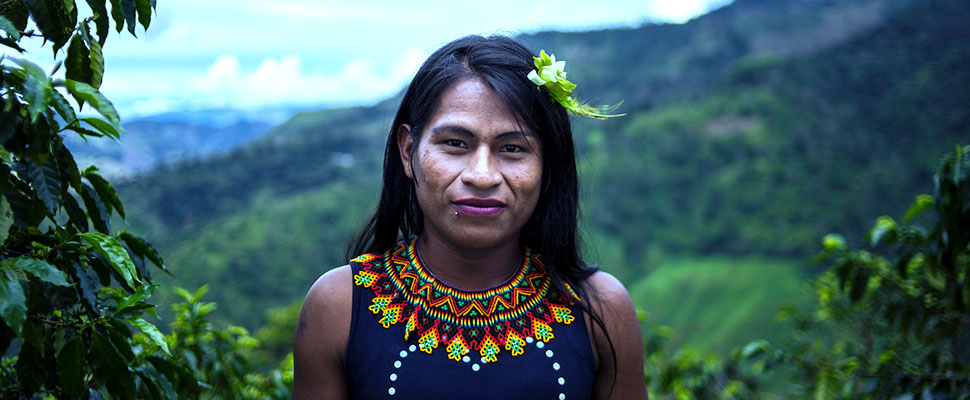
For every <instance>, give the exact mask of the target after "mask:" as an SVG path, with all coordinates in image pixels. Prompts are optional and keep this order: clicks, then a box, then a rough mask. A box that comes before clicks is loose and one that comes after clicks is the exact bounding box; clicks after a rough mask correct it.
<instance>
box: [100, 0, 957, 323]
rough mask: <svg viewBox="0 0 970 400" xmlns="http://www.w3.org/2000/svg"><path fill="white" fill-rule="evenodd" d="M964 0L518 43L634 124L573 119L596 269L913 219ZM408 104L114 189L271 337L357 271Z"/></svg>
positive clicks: (813, 9) (939, 123)
mask: <svg viewBox="0 0 970 400" xmlns="http://www.w3.org/2000/svg"><path fill="white" fill-rule="evenodd" d="M968 20H970V4H967V2H965V1H960V0H939V1H932V2H930V1H921V2H914V1H903V0H900V1H888V0H855V1H840V2H830V1H764V0H757V1H756V0H747V1H745V0H738V1H736V2H735V3H734V4H732V5H730V6H728V7H725V8H723V9H721V10H718V11H715V12H713V13H711V14H709V15H706V16H703V17H701V18H698V19H696V20H693V21H691V22H689V23H686V24H683V25H646V26H644V27H641V28H637V29H617V30H606V31H597V32H583V33H555V32H544V33H538V34H534V35H528V36H524V37H523V38H522V40H523V41H525V42H526V43H529V44H531V45H532V47H534V48H535V49H536V50H538V49H540V48H544V49H546V50H547V51H550V52H554V53H555V54H556V55H557V57H558V58H560V59H565V60H568V64H567V65H568V71H569V73H570V78H571V79H574V80H575V81H576V82H577V83H579V85H580V86H579V89H578V91H579V94H580V96H582V97H584V98H590V99H591V100H593V101H594V102H596V101H598V100H599V99H606V100H607V101H609V100H612V99H625V100H626V102H625V103H624V105H623V108H622V109H621V111H623V112H626V113H627V114H628V116H627V117H625V118H620V119H612V120H609V121H579V120H577V121H575V122H576V125H575V128H576V134H577V142H578V146H579V153H578V154H579V157H580V162H581V167H582V178H581V179H582V190H583V196H584V198H583V205H584V209H583V213H582V215H583V227H584V229H585V232H586V237H587V239H588V242H589V243H590V252H589V254H590V257H589V258H590V261H593V262H598V263H600V264H602V265H603V266H604V268H606V269H607V270H609V271H611V272H614V273H616V274H617V275H619V276H620V277H621V278H623V279H624V280H625V281H626V282H627V283H628V284H629V285H633V283H634V281H635V280H636V279H638V278H640V277H642V276H644V274H646V273H647V272H649V271H650V270H651V269H652V268H655V267H656V262H657V259H658V257H659V256H657V255H658V254H659V255H663V254H669V253H677V254H711V253H718V254H742V253H743V254H762V255H772V256H776V257H777V256H783V257H790V256H796V257H799V258H800V259H803V260H804V259H807V257H806V256H807V255H809V254H811V253H813V252H815V251H816V250H817V243H818V238H819V237H821V236H822V235H823V234H825V233H828V232H829V231H831V230H834V229H836V228H838V230H839V231H841V232H843V233H845V234H846V236H847V237H850V238H858V237H862V232H863V231H864V229H865V228H867V227H868V224H869V222H870V221H872V220H873V219H874V218H875V217H876V216H878V215H880V214H884V213H894V214H896V213H899V211H900V210H902V209H903V207H904V206H905V205H906V204H908V203H909V202H911V200H912V198H913V196H914V195H915V194H916V193H921V192H925V191H928V190H929V188H928V187H926V186H925V185H926V182H928V179H927V177H928V176H930V174H931V172H932V171H933V168H934V166H935V159H936V157H938V156H939V155H940V154H943V153H944V152H945V151H946V150H949V149H952V148H953V146H954V145H956V144H957V141H958V139H963V140H965V139H966V137H967V133H966V129H964V128H963V127H965V126H970V111H968V109H967V107H966V105H967V104H970V99H968V97H967V96H968V94H967V92H966V90H962V89H960V88H966V87H970V72H968V69H967V65H970V25H968V24H966V21H968ZM395 105H396V102H395V101H394V99H390V100H387V101H385V102H383V103H381V104H378V105H376V106H374V107H357V108H347V109H338V110H324V111H319V112H307V113H302V114H298V115H296V116H295V117H294V118H292V119H291V120H289V121H288V122H286V123H284V124H282V125H280V126H278V127H276V128H274V130H273V131H272V132H270V133H269V134H267V136H266V137H265V138H263V139H261V140H258V141H256V142H254V143H253V144H250V145H246V146H244V147H241V148H239V149H237V150H235V151H233V152H231V153H227V154H223V155H219V156H216V157H213V158H208V159H203V160H193V161H190V162H186V163H182V164H179V165H177V166H173V167H168V168H164V169H159V170H155V171H152V172H150V173H147V174H145V175H142V176H141V177H139V179H137V180H134V181H131V182H128V183H126V184H123V185H120V187H119V191H120V193H121V196H122V198H123V199H124V200H125V203H126V208H127V209H129V210H130V211H129V212H128V214H129V223H130V225H131V226H132V229H133V230H136V231H138V232H142V233H144V234H145V236H146V237H147V238H148V239H149V240H150V241H152V242H153V243H155V244H156V246H157V247H158V248H159V250H160V251H161V252H162V253H163V254H165V255H166V263H167V264H168V265H169V267H170V268H171V269H172V270H173V271H174V272H175V273H176V275H177V276H178V280H179V284H180V285H182V286H186V287H190V288H192V287H195V286H199V285H201V284H203V283H212V284H213V286H212V290H211V292H212V294H213V299H214V300H215V301H216V302H217V303H218V304H220V305H221V307H222V309H221V310H220V311H219V313H220V315H221V316H222V317H223V318H228V319H231V320H232V321H234V322H235V323H238V324H243V325H246V326H249V327H257V326H259V325H261V324H262V317H263V316H262V313H263V311H264V310H266V309H267V307H274V306H281V305H284V304H287V303H289V302H292V301H294V300H297V299H299V298H301V297H302V296H303V294H304V293H305V291H306V289H307V287H308V285H309V284H310V283H311V282H312V281H313V279H314V278H315V277H316V276H317V275H319V274H320V273H322V272H323V271H325V270H326V269H327V268H330V267H333V266H336V265H340V264H343V263H344V262H345V258H344V256H345V255H344V250H345V245H346V239H347V237H348V235H349V234H350V233H351V232H352V231H353V230H355V229H356V228H357V225H358V223H359V221H360V220H361V219H362V218H363V217H364V216H365V215H366V214H367V213H368V212H369V211H370V209H371V207H373V205H374V204H375V202H376V198H377V190H378V180H379V179H378V178H379V174H380V162H381V160H382V157H383V154H382V153H383V146H384V143H383V141H384V139H385V137H386V135H387V130H388V128H389V124H390V121H391V118H392V116H393V115H392V114H393V111H394V107H395Z"/></svg>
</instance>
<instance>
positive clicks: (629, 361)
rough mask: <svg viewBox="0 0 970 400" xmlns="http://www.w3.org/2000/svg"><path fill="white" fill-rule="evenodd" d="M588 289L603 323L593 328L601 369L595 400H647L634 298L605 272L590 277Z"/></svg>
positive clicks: (593, 306) (641, 340) (594, 393)
mask: <svg viewBox="0 0 970 400" xmlns="http://www.w3.org/2000/svg"><path fill="white" fill-rule="evenodd" d="M586 285H587V287H586V289H587V290H588V292H589V293H590V296H589V299H590V302H591V304H590V305H591V308H592V309H593V312H594V313H596V314H597V315H598V317H599V318H600V320H601V322H602V323H603V325H602V326H600V325H598V324H592V326H591V327H590V328H591V330H592V332H593V335H592V341H593V343H592V344H593V346H594V349H595V351H594V353H595V354H596V355H597V358H598V360H597V361H598V365H599V370H598V372H597V376H596V382H595V383H594V387H593V398H594V399H645V398H647V388H646V383H645V380H644V376H643V338H642V336H641V333H640V323H639V321H638V320H637V312H636V307H634V305H633V300H631V299H630V294H629V293H628V292H627V290H626V288H625V287H624V286H623V283H621V282H620V281H619V280H618V279H616V277H614V276H613V275H610V274H609V273H606V272H603V271H599V272H596V273H594V274H593V275H592V276H590V277H589V278H588V279H587V280H586ZM603 328H605V332H604V330H603Z"/></svg>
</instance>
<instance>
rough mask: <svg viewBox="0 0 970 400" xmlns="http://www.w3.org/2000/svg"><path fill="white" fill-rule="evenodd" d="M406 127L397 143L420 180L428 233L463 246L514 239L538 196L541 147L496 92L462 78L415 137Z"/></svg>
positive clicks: (420, 199)
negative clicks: (413, 149)
mask: <svg viewBox="0 0 970 400" xmlns="http://www.w3.org/2000/svg"><path fill="white" fill-rule="evenodd" d="M409 132H410V126H407V125H403V126H401V128H400V129H399V130H398V133H397V135H398V136H397V140H398V147H399V148H400V149H401V161H402V162H403V163H404V170H405V173H406V174H407V175H408V177H409V178H411V179H415V180H416V182H417V186H416V187H415V191H416V192H417V193H416V194H417V198H418V204H419V205H420V206H421V211H422V212H423V213H424V229H425V234H430V235H435V236H437V237H438V238H439V239H441V240H444V241H446V242H448V243H450V244H452V245H454V246H456V247H459V248H467V249H488V248H492V247H496V246H499V245H502V244H508V243H509V241H516V242H517V241H518V238H519V232H520V231H521V229H522V226H524V225H525V223H526V221H528V220H529V217H530V216H531V215H532V211H533V210H535V207H536V203H537V202H538V200H539V191H540V184H541V181H542V150H541V149H542V146H541V144H540V142H539V138H538V136H537V135H536V134H535V133H533V132H530V131H528V128H526V127H525V125H524V124H520V123H519V122H518V120H517V119H516V118H515V115H513V114H512V112H511V111H510V110H509V108H508V106H507V105H506V104H505V101H503V100H502V98H501V97H500V96H499V95H498V93H496V92H495V91H494V90H492V89H491V88H490V87H488V86H487V85H485V84H484V83H483V82H482V81H481V80H479V79H478V78H472V79H465V80H462V81H460V82H458V83H456V84H454V85H453V86H452V87H451V88H449V89H447V90H446V91H445V92H444V94H443V95H442V97H441V99H440V103H439V105H438V107H437V109H436V110H435V111H434V113H433V114H432V115H431V118H430V120H429V121H428V123H427V125H426V127H425V128H424V130H423V131H422V132H421V135H420V139H419V141H418V142H416V143H415V142H414V141H413V139H412V137H411V135H410V134H409ZM411 146H417V148H416V149H415V151H414V153H413V159H412V158H411V157H412V155H411ZM412 168H413V170H412ZM456 213H457V214H456Z"/></svg>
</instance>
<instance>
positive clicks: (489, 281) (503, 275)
mask: <svg viewBox="0 0 970 400" xmlns="http://www.w3.org/2000/svg"><path fill="white" fill-rule="evenodd" d="M416 247H417V251H418V254H419V255H420V257H421V261H422V262H423V263H424V266H425V268H427V269H428V270H430V271H431V272H432V273H433V274H434V276H435V277H437V278H438V279H439V280H441V281H442V282H444V283H446V284H448V285H449V286H452V287H455V288H458V289H462V290H466V291H477V290H485V289H489V288H493V287H495V286H499V285H501V284H503V283H505V282H506V281H507V280H508V279H509V278H510V277H511V276H512V275H513V274H515V272H516V271H518V269H519V267H520V266H521V265H522V254H523V249H522V247H521V245H519V241H518V238H515V240H509V241H507V242H506V243H502V244H500V245H499V246H496V247H493V248H487V249H467V248H461V247H459V246H456V245H454V244H453V243H450V242H448V241H445V240H442V239H441V238H440V237H438V236H437V235H434V234H428V232H425V233H423V234H421V236H419V237H418V242H417V245H416Z"/></svg>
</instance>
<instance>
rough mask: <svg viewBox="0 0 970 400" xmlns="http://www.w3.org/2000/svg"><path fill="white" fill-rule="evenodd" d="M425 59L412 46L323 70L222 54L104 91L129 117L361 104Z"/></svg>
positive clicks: (110, 83)
mask: <svg viewBox="0 0 970 400" xmlns="http://www.w3.org/2000/svg"><path fill="white" fill-rule="evenodd" d="M425 57H426V55H425V54H423V53H421V52H420V51H417V50H414V49H410V50H407V51H405V52H404V53H403V54H401V55H400V56H399V57H397V58H396V59H395V60H394V61H392V62H389V63H387V64H386V65H378V64H377V63H376V62H375V61H374V60H370V59H354V60H351V61H350V62H348V63H346V64H345V65H344V67H343V68H342V69H340V70H339V71H338V72H336V73H334V74H327V73H323V72H320V71H308V70H307V69H306V68H305V65H304V62H303V60H302V58H301V56H300V55H297V54H293V55H287V56H283V57H279V58H266V59H263V60H262V61H260V62H259V64H258V65H257V66H256V67H255V68H251V69H247V68H246V66H244V65H242V63H241V62H240V60H239V58H238V57H236V56H234V55H229V54H223V55H220V56H218V57H217V58H216V59H215V60H214V61H213V62H212V63H211V64H210V65H209V66H208V67H207V68H205V70H203V71H198V72H193V71H179V72H177V73H172V74H168V75H158V74H151V75H150V74H145V73H134V74H131V75H128V76H119V75H117V74H116V75H115V76H114V77H106V80H105V83H104V86H103V87H102V91H103V92H104V93H105V94H106V95H107V96H108V97H110V98H112V99H115V103H116V104H117V105H118V106H119V108H120V109H121V110H120V111H121V112H122V113H123V114H126V115H128V116H136V115H146V114H154V113H159V112H165V111H175V110H184V109H190V110H191V109H196V110H197V109H208V108H235V109H253V110H255V109H259V108H264V107H269V106H314V105H318V104H325V103H356V104H359V103H368V102H374V101H378V100H380V99H382V98H384V97H387V96H389V95H391V94H393V93H394V92H396V91H398V90H400V89H401V88H402V87H403V85H404V84H405V83H406V82H407V81H408V80H409V79H410V77H411V76H412V75H413V74H414V72H415V71H417V68H418V67H419V66H420V63H421V62H422V61H423V60H424V58H425ZM149 75H150V76H149ZM160 82H167V83H168V84H161V83H160ZM145 94H150V95H149V96H145Z"/></svg>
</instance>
